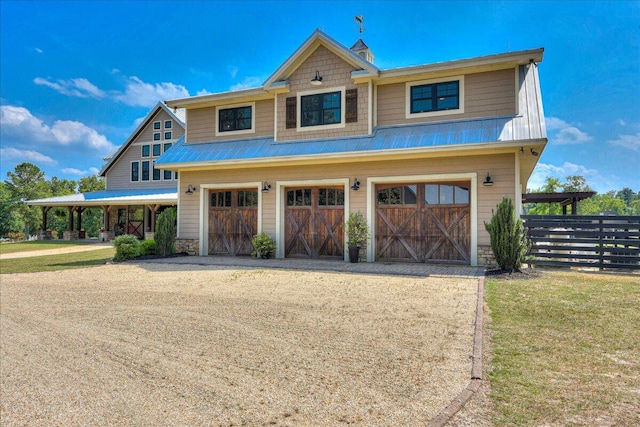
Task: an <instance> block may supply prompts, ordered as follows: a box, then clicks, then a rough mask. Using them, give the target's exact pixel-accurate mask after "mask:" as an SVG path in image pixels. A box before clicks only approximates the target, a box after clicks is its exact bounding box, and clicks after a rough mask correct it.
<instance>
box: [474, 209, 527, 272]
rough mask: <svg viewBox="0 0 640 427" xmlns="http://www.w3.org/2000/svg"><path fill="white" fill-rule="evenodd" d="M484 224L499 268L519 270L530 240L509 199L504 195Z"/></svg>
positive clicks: (510, 270)
mask: <svg viewBox="0 0 640 427" xmlns="http://www.w3.org/2000/svg"><path fill="white" fill-rule="evenodd" d="M484 226H485V228H486V229H487V231H488V232H489V237H490V239H491V250H492V251H493V256H494V257H495V259H496V263H497V264H498V266H499V267H500V269H501V270H503V271H509V272H512V271H514V270H515V271H520V267H521V266H522V264H523V263H524V261H525V259H526V256H527V252H529V248H530V242H529V239H528V238H527V233H525V230H524V226H523V224H522V220H521V219H520V218H517V217H516V211H515V208H514V207H513V202H512V201H511V199H509V198H507V197H504V198H503V199H502V201H501V202H500V203H499V204H498V210H497V211H496V212H494V213H493V215H492V216H491V221H489V222H486V221H485V223H484Z"/></svg>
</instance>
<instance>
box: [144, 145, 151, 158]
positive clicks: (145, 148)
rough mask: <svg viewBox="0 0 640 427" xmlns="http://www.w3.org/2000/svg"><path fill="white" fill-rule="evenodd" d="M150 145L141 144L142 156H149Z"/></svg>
mask: <svg viewBox="0 0 640 427" xmlns="http://www.w3.org/2000/svg"><path fill="white" fill-rule="evenodd" d="M149 150H150V147H149V146H148V145H143V146H142V157H149V155H150V154H149V153H150V151H149Z"/></svg>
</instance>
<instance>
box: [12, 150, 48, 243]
mask: <svg viewBox="0 0 640 427" xmlns="http://www.w3.org/2000/svg"><path fill="white" fill-rule="evenodd" d="M5 183H6V186H7V188H8V190H9V193H10V194H11V200H12V201H13V206H12V209H11V216H12V218H11V220H10V221H9V223H10V224H11V225H12V227H16V226H17V227H18V229H12V230H11V231H27V232H28V233H29V234H34V233H35V232H36V231H37V230H38V228H40V225H41V223H42V211H41V209H40V208H39V207H37V206H27V205H26V204H25V203H24V201H26V200H34V199H41V198H44V197H48V196H49V195H50V190H49V186H48V183H47V182H46V181H45V177H44V172H42V170H40V168H39V167H37V166H36V165H34V164H32V163H27V162H25V163H20V164H19V165H17V166H16V168H15V170H14V171H13V172H7V179H6V180H5Z"/></svg>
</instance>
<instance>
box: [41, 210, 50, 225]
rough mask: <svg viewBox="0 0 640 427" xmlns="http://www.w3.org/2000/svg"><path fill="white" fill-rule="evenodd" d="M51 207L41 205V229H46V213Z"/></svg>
mask: <svg viewBox="0 0 640 427" xmlns="http://www.w3.org/2000/svg"><path fill="white" fill-rule="evenodd" d="M50 209H51V206H43V207H42V231H47V213H48V212H49V210H50Z"/></svg>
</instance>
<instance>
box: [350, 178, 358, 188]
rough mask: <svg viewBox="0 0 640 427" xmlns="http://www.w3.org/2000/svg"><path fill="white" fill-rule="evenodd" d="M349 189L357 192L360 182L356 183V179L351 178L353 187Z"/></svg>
mask: <svg viewBox="0 0 640 427" xmlns="http://www.w3.org/2000/svg"><path fill="white" fill-rule="evenodd" d="M351 189H352V190H353V191H358V190H359V189H360V181H358V178H353V185H352V186H351Z"/></svg>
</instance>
